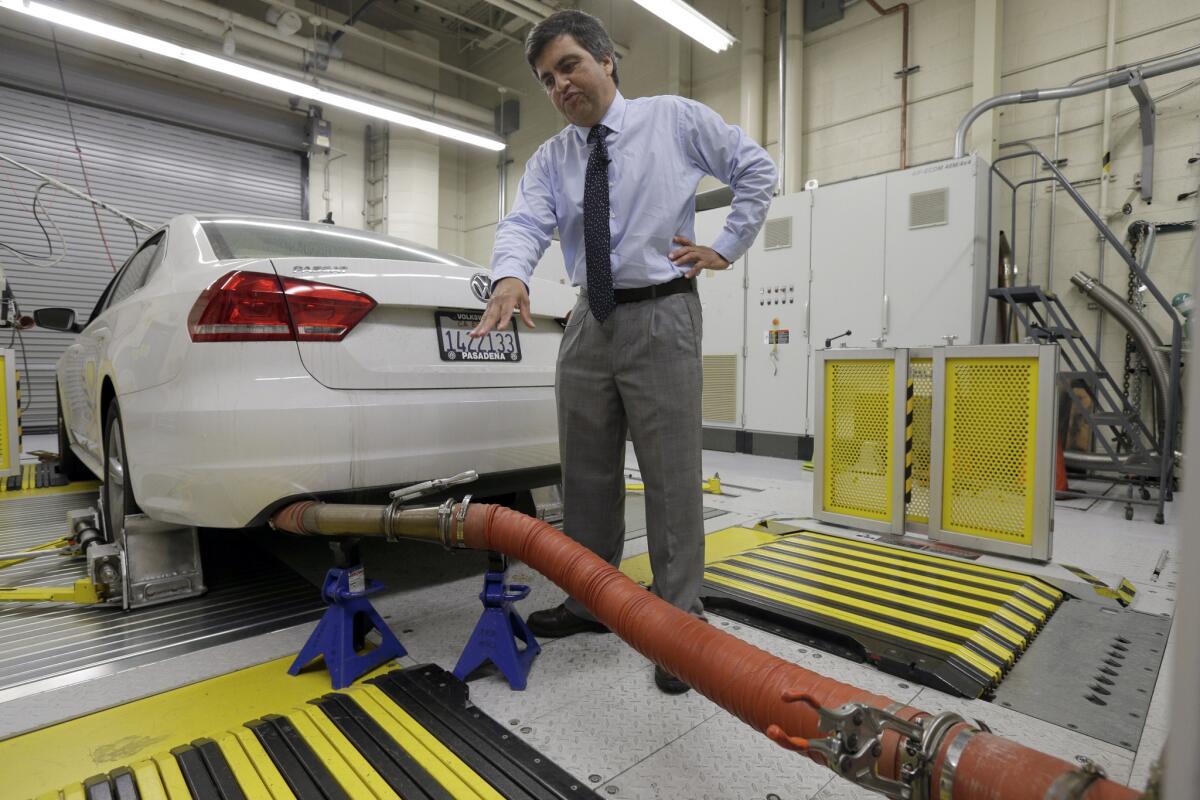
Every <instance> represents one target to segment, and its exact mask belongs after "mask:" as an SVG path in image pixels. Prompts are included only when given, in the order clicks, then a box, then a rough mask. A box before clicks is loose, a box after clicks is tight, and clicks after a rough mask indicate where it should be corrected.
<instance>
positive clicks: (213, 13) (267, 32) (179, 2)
mask: <svg viewBox="0 0 1200 800" xmlns="http://www.w3.org/2000/svg"><path fill="white" fill-rule="evenodd" d="M119 1H120V0H109V2H119ZM161 2H164V3H170V4H171V5H173V6H178V7H179V8H182V9H184V10H187V11H195V12H198V13H200V14H204V15H206V16H210V17H212V18H214V19H219V20H222V21H223V22H228V23H229V24H230V25H233V26H234V27H236V28H242V29H243V30H247V31H250V32H252V33H256V34H258V35H259V36H265V37H267V38H270V39H276V40H278V41H281V42H285V43H287V44H290V45H292V46H293V47H298V48H300V49H301V50H305V51H307V52H309V53H313V54H314V55H317V56H320V57H322V58H327V57H339V58H340V53H339V52H338V51H336V50H335V51H333V52H330V50H331V48H329V47H326V46H324V42H322V41H320V40H315V41H314V39H313V38H312V37H311V36H300V35H298V34H292V35H288V34H283V33H280V32H279V30H278V29H277V28H276V27H275V26H274V25H271V24H269V23H266V22H263V21H262V20H258V19H255V18H254V17H248V16H246V15H244V14H239V13H237V12H236V11H229V10H228V9H226V8H222V7H221V6H218V5H214V4H213V3H208V2H204V0H161ZM264 2H266V3H267V4H268V5H270V6H273V7H275V8H278V9H280V10H282V11H294V12H296V13H297V14H299V15H301V17H303V18H305V19H307V20H308V22H309V24H311V25H313V26H314V27H325V28H329V29H330V30H332V31H334V37H333V38H332V39H331V41H332V42H336V41H337V37H338V36H349V37H351V38H354V39H360V40H362V41H364V42H370V43H371V44H373V45H375V46H377V47H382V48H384V49H385V50H389V51H391V52H393V53H398V54H399V55H401V56H403V57H405V58H411V59H412V60H414V61H420V62H421V63H422V64H429V65H431V66H434V67H437V68H438V69H442V70H445V71H446V72H450V73H453V74H455V75H458V76H459V77H460V78H466V79H468V80H472V81H475V82H476V83H482V84H484V85H485V86H490V87H492V88H494V89H504V90H505V91H509V92H517V93H518V94H521V93H522V92H520V91H519V90H518V89H514V88H512V87H509V86H505V85H504V84H502V83H497V82H496V81H493V80H491V79H490V78H485V77H483V76H482V75H479V74H478V73H475V72H471V71H470V70H465V69H461V68H459V67H456V66H454V65H453V64H447V63H446V62H445V61H441V60H440V59H437V58H433V57H432V56H427V55H425V54H424V53H418V52H416V51H414V50H412V49H410V48H408V47H404V46H403V45H399V44H396V43H395V42H390V41H388V40H387V39H383V38H381V37H379V36H374V35H372V34H370V33H367V32H366V31H363V30H360V29H359V28H356V27H353V26H351V25H344V24H341V23H337V22H333V21H332V20H328V19H325V18H324V17H318V16H314V15H311V14H308V13H307V12H305V11H304V10H302V9H299V8H296V7H295V6H293V5H291V4H290V3H282V2H274V0H264ZM391 80H396V79H395V78H393V79H391Z"/></svg>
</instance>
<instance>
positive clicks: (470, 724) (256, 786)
mask: <svg viewBox="0 0 1200 800" xmlns="http://www.w3.org/2000/svg"><path fill="white" fill-rule="evenodd" d="M596 797H598V795H596V794H595V793H594V792H592V791H591V790H590V789H588V788H587V787H586V786H585V785H583V784H581V783H580V782H579V781H577V780H576V779H575V778H572V777H571V776H570V774H568V773H567V772H566V771H564V770H563V769H561V768H560V767H558V766H557V765H555V764H553V763H552V762H551V761H550V760H549V759H547V758H546V757H544V756H542V755H541V754H540V753H539V752H538V751H536V750H534V749H533V748H532V747H530V746H529V745H527V744H525V743H524V742H523V741H521V740H520V739H519V738H517V737H515V736H513V735H512V734H511V733H509V732H508V731H506V730H505V729H504V728H503V727H502V726H501V725H500V724H499V723H497V722H496V721H495V720H493V719H491V718H490V717H488V716H487V715H486V714H484V713H483V712H481V711H480V710H479V709H477V708H476V707H474V706H473V705H472V704H471V703H470V700H469V699H468V694H467V687H466V685H465V684H464V683H462V682H461V681H459V680H458V679H457V678H455V677H454V676H453V675H452V674H451V673H449V672H446V671H445V670H443V669H442V668H441V667H437V666H433V665H425V666H420V667H412V668H409V669H404V670H396V671H393V672H389V673H387V674H385V675H382V676H380V677H378V678H372V679H370V680H368V681H366V682H365V683H362V684H357V685H355V686H351V687H350V688H348V689H345V690H342V691H339V692H333V693H330V694H326V695H324V696H323V697H320V698H318V699H315V700H311V701H309V702H308V703H306V704H304V705H301V706H299V707H296V708H292V709H290V710H284V711H283V713H280V714H265V715H263V716H262V717H260V718H258V719H253V720H250V721H248V722H246V723H245V724H244V725H241V726H239V727H235V728H232V729H230V730H226V731H223V732H221V733H218V734H215V735H212V736H210V737H206V738H201V739H196V740H193V741H191V742H190V743H186V744H180V745H178V746H175V747H168V748H164V749H163V750H161V751H160V752H157V753H154V754H153V755H148V756H146V757H143V758H141V759H140V760H136V761H134V762H133V763H130V764H128V765H126V766H122V767H117V768H114V769H110V770H108V771H107V772H105V773H102V774H98V775H95V776H93V777H90V778H88V779H86V780H84V781H82V782H81V783H75V784H71V785H68V786H65V787H62V788H61V789H55V790H52V791H50V792H48V793H46V794H43V795H40V796H39V797H38V800H183V799H186V800H291V798H296V799H297V800H359V799H360V798H362V799H363V800H386V799H389V798H403V800H422V799H424V798H429V799H431V800H432V799H434V798H436V799H437V800H459V798H463V799H464V800H505V799H506V798H520V799H521V800H542V799H543V798H545V799H546V800H565V798H596Z"/></svg>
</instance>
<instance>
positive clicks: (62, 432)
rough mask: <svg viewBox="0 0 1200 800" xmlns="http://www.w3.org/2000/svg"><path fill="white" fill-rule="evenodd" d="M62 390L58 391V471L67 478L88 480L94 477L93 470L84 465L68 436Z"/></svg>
mask: <svg viewBox="0 0 1200 800" xmlns="http://www.w3.org/2000/svg"><path fill="white" fill-rule="evenodd" d="M62 409H63V403H62V391H61V390H60V391H59V392H58V471H59V472H61V473H62V474H63V475H66V476H67V480H71V481H86V480H91V479H92V473H91V470H89V469H88V468H87V467H85V466H84V465H83V462H82V461H80V460H79V457H78V456H77V455H75V453H74V451H72V450H71V440H70V438H68V436H67V421H66V418H64V417H63V410H62Z"/></svg>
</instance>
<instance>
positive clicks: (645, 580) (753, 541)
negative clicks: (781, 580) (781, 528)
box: [621, 528, 779, 586]
mask: <svg viewBox="0 0 1200 800" xmlns="http://www.w3.org/2000/svg"><path fill="white" fill-rule="evenodd" d="M778 538H779V537H778V536H777V535H775V534H773V533H767V532H765V531H756V530H753V529H751V528H725V529H724V530H719V531H713V532H712V533H710V534H708V535H707V536H705V537H704V563H705V564H711V563H713V562H714V561H721V560H723V559H726V558H729V557H730V556H734V555H737V554H738V553H743V552H745V551H747V550H749V549H751V548H752V547H758V546H759V545H761V544H766V543H767V542H773V541H775V540H776V539H778ZM621 572H623V573H625V575H626V577H628V578H629V579H630V580H633V581H635V582H637V583H640V584H642V585H644V586H649V585H650V584H651V582H653V580H654V573H653V571H651V569H650V554H649V553H642V554H641V555H637V556H630V557H629V558H627V559H625V560H624V561H622V562H621Z"/></svg>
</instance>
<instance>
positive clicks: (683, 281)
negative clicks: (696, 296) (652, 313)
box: [613, 276, 696, 303]
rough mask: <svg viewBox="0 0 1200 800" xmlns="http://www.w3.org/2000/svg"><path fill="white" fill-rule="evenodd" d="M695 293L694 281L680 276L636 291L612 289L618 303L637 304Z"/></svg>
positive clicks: (640, 287)
mask: <svg viewBox="0 0 1200 800" xmlns="http://www.w3.org/2000/svg"><path fill="white" fill-rule="evenodd" d="M694 291H696V279H695V278H685V277H683V276H680V277H678V278H676V279H675V280H673V281H667V282H666V283H660V284H658V285H657V286H639V287H638V288H636V289H613V295H614V296H615V297H616V299H617V302H618V303H637V302H639V301H642V300H653V299H654V298H656V297H666V296H667V295H670V294H681V293H683V292H694Z"/></svg>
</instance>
